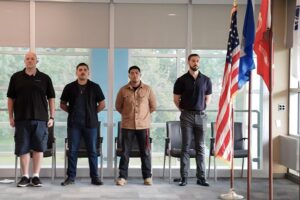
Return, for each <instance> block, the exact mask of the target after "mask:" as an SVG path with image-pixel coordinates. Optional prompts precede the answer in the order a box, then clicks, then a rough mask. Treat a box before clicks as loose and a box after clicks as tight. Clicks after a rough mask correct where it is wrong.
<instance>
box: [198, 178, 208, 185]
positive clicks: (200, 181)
mask: <svg viewBox="0 0 300 200" xmlns="http://www.w3.org/2000/svg"><path fill="white" fill-rule="evenodd" d="M197 184H198V185H202V186H206V187H208V186H209V183H208V182H207V181H206V179H205V178H199V179H198V180H197Z"/></svg>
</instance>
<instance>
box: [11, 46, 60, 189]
mask: <svg viewBox="0 0 300 200" xmlns="http://www.w3.org/2000/svg"><path fill="white" fill-rule="evenodd" d="M24 63H25V68H24V69H23V70H22V71H19V72H16V73H14V74H13V75H12V77H11V79H10V82H9V87H8V91H7V98H8V100H7V107H8V113H9V122H10V125H11V127H15V154H16V155H17V156H19V157H20V161H21V173H22V178H21V179H20V181H19V182H18V183H17V186H18V187H26V186H29V185H32V186H35V187H41V186H42V182H41V180H40V178H39V173H40V169H41V161H42V158H43V152H44V151H45V150H46V149H47V140H48V127H51V126H53V123H54V112H55V106H54V98H55V92H54V88H53V85H52V81H51V79H50V77H49V76H48V75H47V74H44V73H42V72H40V71H39V70H38V69H37V68H36V64H37V56H36V54H35V53H34V52H28V53H27V54H26V55H25V59H24ZM48 105H49V110H50V115H49V114H48ZM30 152H32V161H33V169H32V172H33V174H32V178H30V176H29V163H30Z"/></svg>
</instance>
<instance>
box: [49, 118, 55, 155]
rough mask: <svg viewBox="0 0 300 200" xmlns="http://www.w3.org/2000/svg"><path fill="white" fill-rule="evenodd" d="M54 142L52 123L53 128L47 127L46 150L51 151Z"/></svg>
mask: <svg viewBox="0 0 300 200" xmlns="http://www.w3.org/2000/svg"><path fill="white" fill-rule="evenodd" d="M54 142H55V136H54V123H53V126H51V127H48V142H47V149H52V148H53V143H54Z"/></svg>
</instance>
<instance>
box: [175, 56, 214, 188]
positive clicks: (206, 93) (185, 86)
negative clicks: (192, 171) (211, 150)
mask: <svg viewBox="0 0 300 200" xmlns="http://www.w3.org/2000/svg"><path fill="white" fill-rule="evenodd" d="M199 61H200V56H199V55H198V54H190V55H189V56H188V65H189V70H188V72H187V73H185V74H184V75H182V76H181V77H179V78H178V79H177V80H176V82H175V85H174V90H173V94H174V103H175V105H176V107H177V108H178V109H179V110H180V111H181V115H180V126H181V132H182V146H181V158H180V175H181V180H180V182H179V185H180V186H185V185H187V178H188V170H189V164H190V155H189V150H190V145H191V142H192V138H193V137H194V140H195V150H196V164H197V174H196V175H197V184H198V185H202V186H209V184H208V182H207V181H206V178H205V145H204V136H205V133H206V129H207V128H206V126H207V115H206V113H205V109H206V106H207V105H208V104H209V103H210V101H211V94H212V83H211V80H210V78H209V77H207V76H205V75H204V74H202V73H201V72H200V71H199Z"/></svg>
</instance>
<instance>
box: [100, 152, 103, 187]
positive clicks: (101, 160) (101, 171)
mask: <svg viewBox="0 0 300 200" xmlns="http://www.w3.org/2000/svg"><path fill="white" fill-rule="evenodd" d="M100 162H101V166H100V173H101V175H100V177H101V181H103V154H102V152H101V158H100Z"/></svg>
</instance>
